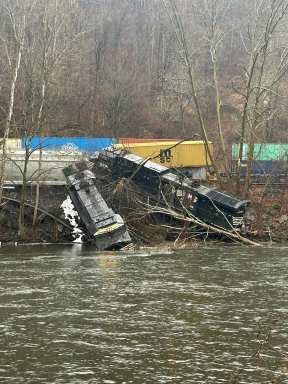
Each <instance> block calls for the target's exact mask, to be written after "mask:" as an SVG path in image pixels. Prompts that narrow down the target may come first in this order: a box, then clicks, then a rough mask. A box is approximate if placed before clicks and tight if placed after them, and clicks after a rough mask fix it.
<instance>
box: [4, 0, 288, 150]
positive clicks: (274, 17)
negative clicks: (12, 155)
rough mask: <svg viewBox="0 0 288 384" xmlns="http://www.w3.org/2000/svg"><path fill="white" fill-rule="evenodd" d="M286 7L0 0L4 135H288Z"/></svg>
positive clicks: (275, 2)
mask: <svg viewBox="0 0 288 384" xmlns="http://www.w3.org/2000/svg"><path fill="white" fill-rule="evenodd" d="M287 3H288V2H287V1H284V0H264V1H263V0H261V1H260V0H252V1H251V0H249V1H248V0H175V1H172V0H121V1H120V0H1V9H0V52H1V54H0V86H1V93H0V120H1V131H0V135H1V133H2V135H4V133H5V130H6V133H7V129H8V131H9V134H8V135H9V137H15V136H19V135H25V134H28V135H30V134H49V135H93V136H100V135H104V136H115V137H119V136H133V137H142V136H145V137H197V135H200V136H203V132H202V131H201V121H200V120H199V113H198V112H199V111H198V110H197V106H195V96H196V98H197V102H198V104H199V106H200V109H201V116H202V117H203V124H204V125H205V129H206V130H207V135H208V138H209V139H210V140H213V141H216V142H220V140H221V135H219V132H220V133H221V132H222V134H223V136H224V137H225V141H226V142H228V144H229V145H230V143H231V142H239V140H240V137H241V134H242V133H243V127H244V125H245V127H244V130H245V132H244V137H245V136H246V137H247V135H248V136H249V135H253V136H254V137H255V140H256V138H257V140H258V141H259V140H263V141H270V142H271V141H287V119H288V113H287V108H286V104H287V96H288V91H287V73H286V72H287V66H288V64H287V63H288V50H287V48H288V39H287V37H288V24H287ZM179 23H180V24H179ZM183 37H185V45H183V39H182V38H183ZM185 46H186V49H187V52H186V53H185ZM185 54H187V55H186V56H185ZM187 59H188V61H189V63H187ZM188 64H189V65H188ZM189 68H190V69H191V70H192V74H193V82H194V83H193V86H194V91H195V94H193V89H191V82H190V80H189ZM190 74H191V73H190ZM245 106H246V110H245ZM248 131H249V132H248ZM257 140H256V141H257ZM220 152H221V151H220Z"/></svg>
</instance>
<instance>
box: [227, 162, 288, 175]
mask: <svg viewBox="0 0 288 384" xmlns="http://www.w3.org/2000/svg"><path fill="white" fill-rule="evenodd" d="M236 168H237V162H236V161H234V162H233V163H232V170H233V171H234V172H235V170H236ZM246 170H247V161H243V163H242V167H241V171H240V174H241V177H245V175H246ZM252 175H253V176H265V175H266V176H267V175H273V176H277V175H278V176H280V175H286V176H287V175H288V163H287V161H284V160H283V161H271V160H270V161H269V160H267V161H265V160H254V161H253V163H252Z"/></svg>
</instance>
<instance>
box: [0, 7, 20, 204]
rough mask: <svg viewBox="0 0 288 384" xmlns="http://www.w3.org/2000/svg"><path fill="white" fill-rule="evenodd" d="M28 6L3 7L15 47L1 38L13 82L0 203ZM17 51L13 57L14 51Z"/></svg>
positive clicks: (0, 185)
mask: <svg viewBox="0 0 288 384" xmlns="http://www.w3.org/2000/svg"><path fill="white" fill-rule="evenodd" d="M26 6H27V4H26V3H25V2H22V1H21V0H14V1H13V0H6V1H5V2H4V4H3V5H2V11H4V12H5V13H6V14H7V17H8V20H9V28H11V30H12V35H13V45H14V47H13V48H12V47H11V46H9V43H11V42H10V41H8V40H7V39H6V38H5V37H2V38H1V41H2V44H3V45H4V49H5V52H6V56H7V61H8V64H9V68H10V75H11V82H10V97H9V104H8V112H7V116H6V123H5V131H4V135H3V136H4V137H3V141H2V143H1V145H2V150H1V152H2V159H1V160H2V161H1V166H0V167H1V168H0V202H1V201H2V194H3V186H4V182H5V161H6V141H7V139H8V137H9V133H10V126H11V121H12V116H13V112H14V103H15V88H16V84H17V79H18V75H19V70H20V66H21V60H22V54H23V49H24V42H25V34H26V17H27V15H26ZM14 50H15V54H14V55H13V53H12V51H14Z"/></svg>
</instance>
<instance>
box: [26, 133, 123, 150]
mask: <svg viewBox="0 0 288 384" xmlns="http://www.w3.org/2000/svg"><path fill="white" fill-rule="evenodd" d="M116 142H117V140H116V139H112V138H108V137H52V136H51V137H49V136H48V137H40V136H35V137H33V138H32V140H31V145H30V147H31V149H32V150H33V149H35V150H36V149H39V148H40V147H42V148H43V149H44V150H45V151H46V150H48V151H49V150H51V151H55V150H56V151H61V150H63V151H68V152H69V151H73V150H77V151H81V152H87V153H94V152H95V151H98V150H101V149H104V148H107V147H109V146H110V145H112V144H115V143H116ZM26 143H27V138H25V137H23V138H22V139H21V145H22V149H24V148H25V146H26Z"/></svg>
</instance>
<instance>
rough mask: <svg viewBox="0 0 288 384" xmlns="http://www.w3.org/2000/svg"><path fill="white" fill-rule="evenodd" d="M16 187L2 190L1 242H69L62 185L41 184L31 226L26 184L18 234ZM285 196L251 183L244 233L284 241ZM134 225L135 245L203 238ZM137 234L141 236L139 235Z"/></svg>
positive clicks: (178, 244)
mask: <svg viewBox="0 0 288 384" xmlns="http://www.w3.org/2000/svg"><path fill="white" fill-rule="evenodd" d="M19 192H20V189H19V187H18V188H17V187H16V188H15V189H13V190H6V191H5V196H6V197H7V198H8V199H10V200H4V201H3V203H2V205H1V207H0V242H1V243H2V244H15V243H17V244H20V243H24V244H27V243H28V244H29V243H41V244H46V243H53V244H60V243H65V244H67V243H72V242H73V240H74V238H73V236H72V228H71V227H70V224H69V223H68V222H67V221H66V220H65V217H64V213H63V210H62V209H61V204H62V203H63V201H64V200H65V199H66V197H67V191H66V188H65V187H64V186H63V187H61V186H57V187H51V186H42V187H41V199H40V206H41V207H42V208H43V211H41V212H39V216H38V220H37V225H36V226H35V227H34V228H33V213H34V209H33V207H34V192H35V191H34V188H28V190H27V194H26V203H27V206H26V208H25V216H24V219H25V232H24V234H23V235H22V236H21V237H20V236H19V231H18V228H19V225H18V217H19V205H18V204H17V200H18V199H19ZM287 201H288V196H287V192H286V191H285V190H279V188H278V189H277V188H275V187H274V188H272V187H270V189H267V188H266V190H265V191H264V189H263V187H259V186H255V187H254V188H253V190H252V193H251V206H250V208H249V212H248V223H249V235H248V237H249V238H251V239H252V240H255V241H258V242H266V243H269V242H270V243H271V242H276V243H287V241H288V207H287ZM133 226H135V227H136V228H137V227H138V228H137V233H138V239H137V242H139V246H142V245H146V246H152V247H158V248H163V247H164V248H166V247H167V248H170V249H177V248H178V249H185V248H191V247H195V246H197V245H198V244H202V243H203V241H212V242H213V241H214V240H207V236H206V235H205V236H203V233H202V234H201V233H200V234H199V235H197V234H195V235H194V236H190V237H189V236H188V237H187V236H185V235H183V234H182V235H181V234H178V235H176V234H175V233H173V231H171V230H169V229H167V228H164V227H161V226H159V225H158V226H157V225H153V224H147V223H145V218H143V219H141V220H140V221H138V223H136V222H134V223H133ZM139 234H141V239H140V238H139Z"/></svg>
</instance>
